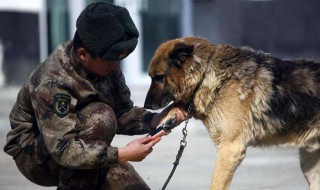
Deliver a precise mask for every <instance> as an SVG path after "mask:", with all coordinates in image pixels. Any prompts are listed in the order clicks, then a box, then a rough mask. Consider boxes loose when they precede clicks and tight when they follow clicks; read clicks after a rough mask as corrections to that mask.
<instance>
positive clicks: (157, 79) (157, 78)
mask: <svg viewBox="0 0 320 190" xmlns="http://www.w3.org/2000/svg"><path fill="white" fill-rule="evenodd" d="M164 79H165V77H164V75H155V76H154V80H155V81H156V82H164Z"/></svg>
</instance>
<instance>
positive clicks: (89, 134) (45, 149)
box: [4, 2, 185, 190]
mask: <svg viewBox="0 0 320 190" xmlns="http://www.w3.org/2000/svg"><path fill="white" fill-rule="evenodd" d="M138 36H139V33H138V31H137V29H136V27H135V25H134V23H133V21H132V19H131V17H130V15H129V12H128V11H127V9H125V8H124V7H120V6H116V5H113V4H109V3H104V2H97V3H93V4H91V5H89V6H88V7H86V8H85V9H84V10H83V11H82V13H81V14H80V16H79V17H78V19H77V31H76V32H75V35H74V38H73V40H72V41H68V42H65V43H63V44H61V45H59V46H58V47H57V48H56V49H55V50H54V51H53V52H52V54H51V55H50V56H49V57H48V58H47V59H46V60H45V61H44V62H43V63H42V64H40V65H39V66H38V67H37V68H36V69H35V70H34V71H33V72H32V73H31V75H30V77H29V80H28V81H27V83H25V84H24V85H23V87H22V88H21V90H20V92H19V94H18V97H17V102H16V103H15V105H14V107H13V109H12V111H11V113H10V124H11V128H12V130H11V131H10V132H9V133H8V135H7V143H6V145H5V147H4V151H5V152H6V153H7V154H9V155H11V156H12V157H13V158H14V160H15V162H16V165H17V167H18V169H19V170H20V171H21V173H22V174H23V175H24V176H25V177H26V178H28V179H29V180H30V181H32V182H34V183H36V184H39V185H42V186H57V187H58V190H94V189H117V190H121V189H139V190H143V189H149V187H148V186H147V185H146V184H145V182H144V181H143V180H142V178H141V177H140V176H139V175H138V174H137V172H136V171H135V170H134V168H133V167H132V166H131V165H130V164H129V163H128V162H127V161H141V160H143V159H144V158H145V157H146V156H147V155H148V154H149V153H150V152H151V151H152V147H153V146H154V145H155V144H156V143H157V142H158V141H159V140H160V138H156V139H151V137H150V136H147V137H144V138H138V139H136V140H134V141H132V142H130V143H129V144H128V145H127V146H125V147H122V148H117V147H112V146H111V141H112V139H113V137H114V135H115V134H126V135H135V134H145V133H149V132H150V131H151V130H153V129H155V127H156V126H157V125H158V124H159V122H160V121H161V119H162V118H164V117H165V116H166V114H167V113H168V111H169V110H170V109H171V108H172V109H173V108H174V107H173V106H171V107H168V108H167V109H165V110H163V111H162V112H161V113H151V112H149V111H147V110H146V109H144V108H139V107H134V106H133V102H132V101H131V100H130V91H129V89H128V87H127V85H126V83H125V79H124V76H123V74H122V72H121V70H120V66H119V61H120V60H122V59H124V58H125V57H127V56H128V55H129V54H130V53H131V52H132V51H133V50H134V49H135V47H136V45H137V41H138ZM177 110H178V122H177V123H178V124H179V123H181V122H182V121H183V120H184V119H185V116H184V113H185V112H184V111H183V109H181V110H180V111H179V109H177Z"/></svg>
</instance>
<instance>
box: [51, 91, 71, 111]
mask: <svg viewBox="0 0 320 190" xmlns="http://www.w3.org/2000/svg"><path fill="white" fill-rule="evenodd" d="M70 102H71V98H70V96H69V95H67V94H55V95H54V97H53V108H54V112H55V113H56V114H57V115H58V116H59V117H64V116H66V115H68V113H69V111H70Z"/></svg>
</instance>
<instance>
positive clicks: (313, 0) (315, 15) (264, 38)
mask: <svg viewBox="0 0 320 190" xmlns="http://www.w3.org/2000/svg"><path fill="white" fill-rule="evenodd" d="M92 2H94V0H59V1H56V0H28V1H25V0H1V1H0V23H1V27H0V41H1V42H2V43H0V44H2V46H1V45H0V47H2V48H0V51H1V49H2V52H0V85H3V84H6V85H12V84H13V85H21V84H22V83H23V82H24V81H25V80H26V79H27V77H28V75H29V74H30V72H31V71H32V70H33V68H34V67H35V66H36V65H37V64H39V63H40V62H41V61H43V60H44V59H45V58H46V57H47V55H48V54H49V53H50V52H51V51H52V50H53V49H54V48H55V47H56V46H57V45H58V44H60V43H61V42H64V41H66V40H70V39H72V37H73V34H74V32H75V22H76V19H77V17H78V15H79V14H80V12H81V11H82V10H83V8H84V7H85V6H86V5H88V4H89V3H92ZM108 2H113V3H116V4H119V5H121V6H125V7H126V8H127V9H128V10H129V12H130V14H131V16H132V18H133V20H134V22H135V23H136V25H137V27H138V29H139V31H140V34H141V37H140V39H139V44H138V46H137V48H136V50H135V51H134V53H132V54H131V55H130V56H129V57H128V58H126V59H125V60H124V61H123V63H122V67H123V71H124V74H125V76H126V79H127V82H128V83H131V84H149V82H150V79H149V78H148V76H147V69H148V65H149V62H150V59H151V58H152V56H153V53H154V51H155V50H156V48H157V47H158V46H159V44H160V43H162V42H164V41H166V40H168V39H172V38H177V37H182V36H187V35H195V36H201V37H204V38H207V39H209V40H210V41H212V42H213V43H229V44H233V45H236V46H242V45H246V46H251V47H253V48H256V49H262V50H264V51H266V52H270V53H272V54H273V55H276V56H280V57H282V58H312V59H318V60H319V59H320V51H319V49H320V23H319V22H320V21H319V20H320V19H319V18H320V12H319V11H318V10H319V8H320V1H318V0H308V1H302V0H264V1H259V0H233V1H231V0H228V1H227V0H225V1H222V0H108ZM1 54H3V56H1ZM1 58H2V61H1ZM2 78H3V79H2Z"/></svg>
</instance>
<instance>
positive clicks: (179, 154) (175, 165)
mask: <svg viewBox="0 0 320 190" xmlns="http://www.w3.org/2000/svg"><path fill="white" fill-rule="evenodd" d="M185 147H186V144H181V145H180V148H179V151H178V154H177V156H176V160H175V161H174V162H173V168H172V170H171V173H170V175H169V176H168V178H167V180H166V182H165V183H164V185H163V187H162V189H161V190H164V189H166V187H167V185H168V183H169V182H170V180H171V178H172V176H173V174H174V172H175V171H176V168H177V166H178V165H179V161H180V158H181V157H182V153H183V150H184V148H185Z"/></svg>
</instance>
